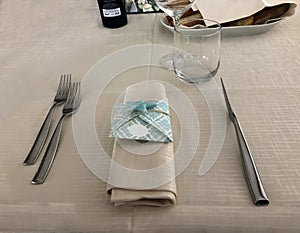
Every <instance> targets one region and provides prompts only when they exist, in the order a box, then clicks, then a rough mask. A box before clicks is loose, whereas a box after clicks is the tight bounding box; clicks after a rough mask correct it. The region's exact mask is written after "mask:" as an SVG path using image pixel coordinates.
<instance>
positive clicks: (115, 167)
mask: <svg viewBox="0 0 300 233" xmlns="http://www.w3.org/2000/svg"><path fill="white" fill-rule="evenodd" d="M166 97H167V95H166V91H165V88H164V85H163V84H161V83H159V82H157V81H146V82H142V83H138V84H135V85H133V86H130V87H128V88H127V90H126V94H125V97H124V102H125V101H140V100H161V99H163V98H166ZM173 157H174V150H173V143H155V142H148V143H139V142H136V141H134V140H122V139H121V140H120V139H118V140H115V142H114V148H113V153H112V161H113V162H112V163H111V166H110V172H109V179H108V184H107V188H106V191H107V192H108V194H109V195H110V198H111V199H110V200H111V202H112V203H113V204H114V205H116V206H120V205H148V206H170V205H174V204H175V203H176V182H175V178H174V177H175V166H174V160H173Z"/></svg>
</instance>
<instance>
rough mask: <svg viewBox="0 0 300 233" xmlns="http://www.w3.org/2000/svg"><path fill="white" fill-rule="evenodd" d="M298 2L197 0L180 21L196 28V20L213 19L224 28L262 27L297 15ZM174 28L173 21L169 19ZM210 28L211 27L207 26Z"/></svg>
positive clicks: (283, 0)
mask: <svg viewBox="0 0 300 233" xmlns="http://www.w3.org/2000/svg"><path fill="white" fill-rule="evenodd" d="M296 7H297V4H296V2H294V1H289V0H251V1H245V0H238V1H237V0H219V1H211V0H197V1H196V2H195V4H194V6H193V9H190V10H189V11H187V12H186V13H185V14H184V15H183V16H182V17H181V19H180V21H181V22H183V23H184V25H186V27H195V22H197V21H196V19H199V18H205V19H213V20H216V21H217V22H219V23H221V25H222V26H224V27H231V26H247V25H260V24H266V23H268V22H270V20H275V19H278V18H284V17H287V16H291V15H293V14H294V13H295V8H296ZM167 21H168V23H169V24H170V25H171V26H173V25H172V24H173V20H172V19H171V18H170V17H167ZM207 26H210V25H207Z"/></svg>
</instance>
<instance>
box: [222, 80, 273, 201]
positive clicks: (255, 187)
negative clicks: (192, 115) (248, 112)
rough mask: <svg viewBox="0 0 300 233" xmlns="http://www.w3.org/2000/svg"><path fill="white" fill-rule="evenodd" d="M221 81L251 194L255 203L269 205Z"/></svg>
mask: <svg viewBox="0 0 300 233" xmlns="http://www.w3.org/2000/svg"><path fill="white" fill-rule="evenodd" d="M221 83H222V88H223V93H224V98H225V102H226V105H227V109H228V114H229V118H230V120H231V121H232V123H233V125H234V128H235V132H236V136H237V140H238V143H239V147H240V152H241V154H242V158H243V164H244V171H245V178H246V181H247V184H248V187H249V190H250V193H251V196H252V200H253V202H254V204H255V205H268V204H269V199H268V197H267V194H266V192H265V189H264V186H263V184H262V181H261V178H260V175H259V173H258V170H257V168H256V165H255V162H254V159H253V157H252V155H251V152H250V149H249V146H248V144H247V141H246V138H245V136H244V133H243V131H242V128H241V126H240V123H239V121H238V119H237V117H236V115H235V113H234V112H233V110H232V108H231V105H230V102H229V99H228V96H227V93H226V89H225V86H224V83H223V80H222V78H221Z"/></svg>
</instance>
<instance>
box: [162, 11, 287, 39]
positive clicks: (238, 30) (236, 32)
mask: <svg viewBox="0 0 300 233" xmlns="http://www.w3.org/2000/svg"><path fill="white" fill-rule="evenodd" d="M281 20H282V19H272V20H269V22H268V23H266V24H261V25H248V26H233V27H222V36H250V35H257V34H262V33H265V32H267V31H269V30H270V29H271V28H272V27H274V26H275V25H276V24H278V23H279V22H280V21H281ZM160 22H161V24H162V25H163V26H165V27H166V28H167V29H168V30H170V31H171V32H173V30H174V29H173V27H171V26H170V25H169V24H168V23H167V20H166V18H165V16H164V15H162V17H161V19H160ZM191 30H194V29H191ZM202 30H203V29H202Z"/></svg>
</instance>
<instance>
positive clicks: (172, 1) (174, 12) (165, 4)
mask: <svg viewBox="0 0 300 233" xmlns="http://www.w3.org/2000/svg"><path fill="white" fill-rule="evenodd" d="M194 2H195V0H155V3H156V5H157V6H158V7H159V8H160V9H161V10H162V11H163V12H165V13H166V14H167V15H169V16H170V17H172V18H173V22H174V46H175V48H178V47H179V44H180V35H179V33H178V32H177V27H178V25H179V18H180V16H182V15H183V14H184V12H186V11H187V10H188V9H189V8H190V7H191V6H192V5H193V3H194ZM160 64H161V65H162V66H164V67H167V68H169V69H171V70H173V54H168V55H165V56H164V57H162V58H161V59H160Z"/></svg>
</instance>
